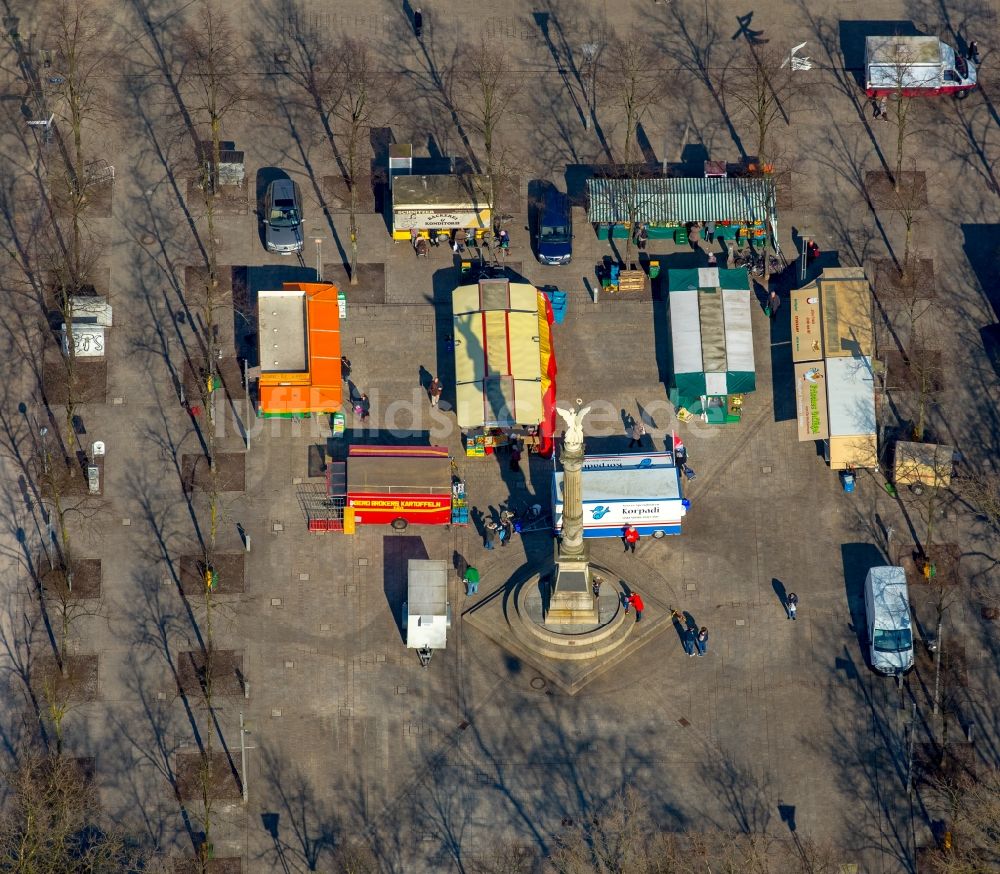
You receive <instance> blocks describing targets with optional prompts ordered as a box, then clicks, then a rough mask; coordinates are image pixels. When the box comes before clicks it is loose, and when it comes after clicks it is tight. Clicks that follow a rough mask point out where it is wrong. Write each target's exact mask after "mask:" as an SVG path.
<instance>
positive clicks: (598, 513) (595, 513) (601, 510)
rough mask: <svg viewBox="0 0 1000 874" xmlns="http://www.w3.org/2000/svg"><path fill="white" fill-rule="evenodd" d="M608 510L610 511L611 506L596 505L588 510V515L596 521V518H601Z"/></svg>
mask: <svg viewBox="0 0 1000 874" xmlns="http://www.w3.org/2000/svg"><path fill="white" fill-rule="evenodd" d="M610 512H611V508H610V507H604V506H601V505H598V506H596V507H594V509H593V510H591V511H590V515H591V517H592V518H593V519H594V521H595V522H596V521H597V520H598V519H603V518H604V517H605V516H607V515H608V513H610Z"/></svg>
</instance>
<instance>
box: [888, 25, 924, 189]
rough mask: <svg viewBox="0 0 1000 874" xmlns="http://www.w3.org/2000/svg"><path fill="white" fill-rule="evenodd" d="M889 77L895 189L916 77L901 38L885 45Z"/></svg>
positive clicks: (908, 132) (900, 174) (913, 61)
mask: <svg viewBox="0 0 1000 874" xmlns="http://www.w3.org/2000/svg"><path fill="white" fill-rule="evenodd" d="M887 58H888V66H889V67H890V70H889V79H890V84H891V87H892V92H893V93H892V105H891V108H890V109H889V110H888V114H889V120H890V121H891V122H892V123H893V124H894V125H895V127H896V143H895V152H896V163H895V170H894V171H893V174H892V187H893V190H894V191H896V192H897V193H898V192H899V187H900V184H901V181H902V178H903V162H904V160H905V157H906V144H907V140H908V139H909V137H910V135H911V134H912V133H913V131H912V130H911V127H910V123H911V118H910V111H911V109H912V108H913V97H912V96H910V93H909V89H910V88H911V87H912V83H913V80H914V79H915V78H917V77H916V71H915V64H916V61H917V59H916V58H915V57H914V56H913V51H912V49H911V48H910V46H909V45H908V44H907V43H906V42H905V41H903V40H892V42H891V45H889V46H888V56H887Z"/></svg>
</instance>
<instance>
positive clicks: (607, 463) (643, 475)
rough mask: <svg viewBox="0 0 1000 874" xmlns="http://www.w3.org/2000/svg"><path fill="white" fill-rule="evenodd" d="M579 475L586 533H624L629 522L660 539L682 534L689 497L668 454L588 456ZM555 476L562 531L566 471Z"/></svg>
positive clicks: (558, 522) (558, 524) (554, 494)
mask: <svg viewBox="0 0 1000 874" xmlns="http://www.w3.org/2000/svg"><path fill="white" fill-rule="evenodd" d="M580 476H581V480H582V481H581V486H582V490H583V536H584V537H621V536H622V534H623V532H624V530H625V526H626V525H635V527H636V528H637V529H638V530H639V533H640V534H642V535H644V536H645V535H647V534H648V535H651V536H652V537H656V538H660V537H663V536H664V535H667V534H680V533H681V520H682V519H683V518H684V516H685V515H686V514H687V508H688V501H687V500H686V499H685V498H684V495H683V493H682V492H681V477H680V471H679V470H678V469H677V467H676V465H675V464H674V458H673V455H672V454H671V453H670V452H645V453H638V452H637V453H623V454H621V455H588V456H586V457H585V458H584V460H583V470H582V471H581V472H580ZM552 477H553V482H552V504H553V507H552V509H553V513H552V519H553V522H554V525H555V529H556V531H561V530H562V511H563V501H562V496H563V491H562V487H563V474H562V471H555V472H554V473H553V474H552Z"/></svg>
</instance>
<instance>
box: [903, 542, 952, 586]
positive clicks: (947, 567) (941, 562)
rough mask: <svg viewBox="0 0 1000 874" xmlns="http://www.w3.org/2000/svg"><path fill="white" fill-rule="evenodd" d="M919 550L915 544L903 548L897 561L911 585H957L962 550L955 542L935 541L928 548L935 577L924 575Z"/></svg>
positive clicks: (928, 555)
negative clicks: (918, 563)
mask: <svg viewBox="0 0 1000 874" xmlns="http://www.w3.org/2000/svg"><path fill="white" fill-rule="evenodd" d="M917 552H918V550H917V548H916V547H915V546H914V545H913V544H910V545H908V546H904V547H902V548H901V550H900V552H899V554H898V558H897V560H896V563H897V564H898V565H900V566H901V567H902V568H903V569H904V570H905V571H906V581H907V583H908V584H909V585H911V586H921V587H927V586H955V585H957V584H958V583H959V582H960V577H959V562H960V560H961V556H962V552H961V550H960V549H959V548H958V545H957V544H955V543H935V544H933V545H932V546H931V547H930V549H929V550H927V557H928V558H929V559H930V562H931V564H933V565H934V567H935V570H936V573H935V575H934V577H933V579H930V580H929V579H928V578H927V577H925V576H924V574H923V571H922V569H921V568H919V567H917V559H916V554H917Z"/></svg>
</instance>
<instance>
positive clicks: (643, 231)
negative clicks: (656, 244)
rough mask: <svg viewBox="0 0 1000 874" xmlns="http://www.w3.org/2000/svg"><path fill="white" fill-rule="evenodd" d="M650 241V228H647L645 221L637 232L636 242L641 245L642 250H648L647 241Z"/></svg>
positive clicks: (640, 249)
mask: <svg viewBox="0 0 1000 874" xmlns="http://www.w3.org/2000/svg"><path fill="white" fill-rule="evenodd" d="M648 241H649V230H648V229H647V228H646V224H645V222H642V223H641V224H640V225H639V227H638V229H637V230H636V232H635V242H636V245H637V246H638V247H639V251H640V252H645V251H646V243H647V242H648Z"/></svg>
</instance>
